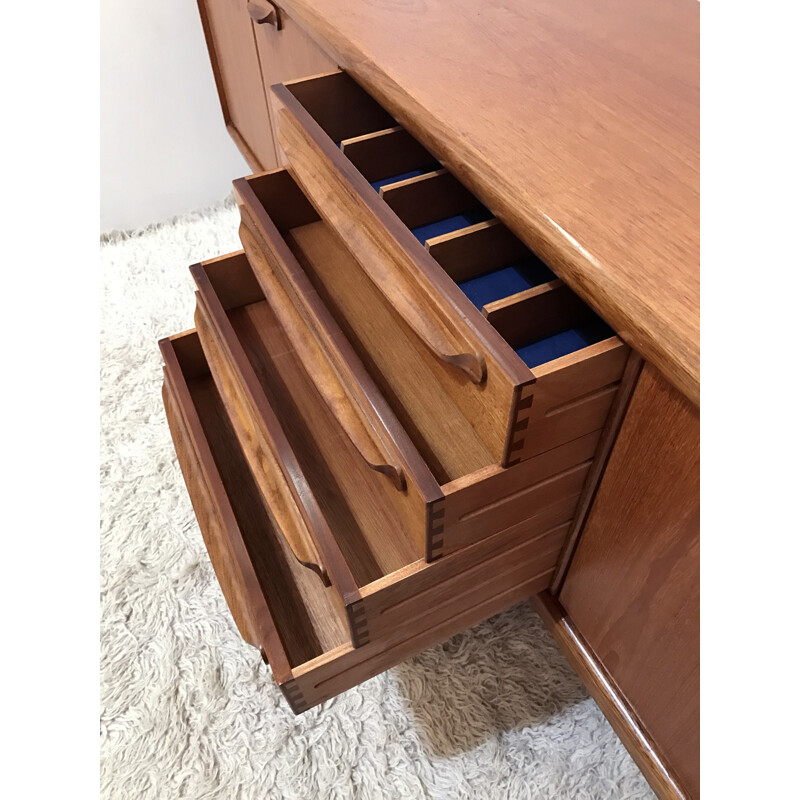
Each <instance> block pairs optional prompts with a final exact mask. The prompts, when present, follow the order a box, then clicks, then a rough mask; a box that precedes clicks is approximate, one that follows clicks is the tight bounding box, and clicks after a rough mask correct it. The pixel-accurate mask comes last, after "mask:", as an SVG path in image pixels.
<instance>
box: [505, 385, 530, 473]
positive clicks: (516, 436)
mask: <svg viewBox="0 0 800 800" xmlns="http://www.w3.org/2000/svg"><path fill="white" fill-rule="evenodd" d="M532 406H533V386H532V385H530V386H523V387H522V391H521V392H520V397H519V400H518V401H517V407H516V408H515V409H514V421H513V422H512V423H511V439H510V441H509V445H508V452H509V454H511V453H515V452H517V451H518V450H522V449H523V448H524V447H525V436H526V434H527V432H528V423H529V422H530V421H531V408H532ZM520 461H522V459H521V458H516V459H514V460H509V461H508V466H509V467H511V466H514V464H519V462H520Z"/></svg>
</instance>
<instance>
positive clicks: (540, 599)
mask: <svg viewBox="0 0 800 800" xmlns="http://www.w3.org/2000/svg"><path fill="white" fill-rule="evenodd" d="M531 605H532V606H533V608H534V609H535V610H536V612H537V613H538V614H539V616H540V617H541V618H542V620H543V621H544V623H545V624H546V625H547V627H548V629H549V630H550V633H552V634H553V638H554V639H555V640H556V642H557V643H558V646H559V647H560V648H561V649H562V650H563V652H564V654H565V655H566V657H567V659H568V660H569V663H570V664H572V667H573V669H574V670H575V672H577V673H578V675H579V676H580V678H581V680H582V681H583V682H584V683H585V684H586V688H587V689H588V690H589V692H590V693H591V695H592V697H593V698H594V699H595V701H596V702H597V705H598V706H599V707H600V710H601V711H602V712H603V714H605V717H606V719H607V720H608V721H609V722H610V723H611V727H612V728H613V729H614V730H615V731H616V733H617V735H618V736H619V738H620V739H621V740H622V742H623V744H624V745H625V747H627V748H628V750H629V751H630V753H631V755H632V756H633V759H634V761H635V762H636V764H637V765H638V767H639V769H640V770H641V771H642V774H643V775H644V776H645V777H646V778H647V780H648V782H649V783H650V786H652V787H653V789H654V790H655V791H656V793H657V794H658V796H659V797H660V798H661V800H688V796H687V794H686V792H685V791H684V790H683V788H682V787H681V786H680V785H679V784H678V783H677V782H676V780H675V776H674V775H673V773H672V772H671V771H670V769H669V768H668V767H667V765H666V764H665V763H664V761H663V759H662V757H661V753H660V751H659V748H658V746H657V744H656V743H655V742H654V741H653V738H652V737H651V736H650V734H649V733H648V731H647V729H646V728H645V727H644V725H643V724H642V721H641V720H640V719H639V717H638V716H637V714H636V711H635V710H634V709H633V708H631V706H630V705H629V703H628V701H627V700H626V698H625V696H624V695H623V694H621V693H620V691H619V689H618V688H617V686H615V685H614V681H613V680H611V679H610V678H609V676H608V673H607V672H606V669H605V667H604V666H603V664H602V663H601V662H599V661H598V660H597V656H596V655H595V654H594V653H593V652H592V649H591V648H590V647H589V646H588V645H587V644H586V641H585V640H584V638H583V637H582V636H581V634H580V632H579V631H578V630H577V629H576V628H575V625H574V624H573V622H572V621H571V620H570V618H569V617H568V616H567V615H566V614H565V613H564V609H563V608H562V607H561V606H560V605H559V604H558V602H556V600H554V599H553V596H552V595H551V594H550V592H541V593H539V594H537V595H535V596H534V597H532V598H531Z"/></svg>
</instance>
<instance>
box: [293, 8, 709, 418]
mask: <svg viewBox="0 0 800 800" xmlns="http://www.w3.org/2000/svg"><path fill="white" fill-rule="evenodd" d="M281 5H282V6H283V7H284V8H285V10H286V11H287V13H288V14H289V15H290V16H291V17H293V18H294V19H296V20H297V21H299V22H300V23H301V24H302V25H303V27H305V28H306V29H307V31H308V32H309V33H310V34H311V35H312V36H313V37H314V38H315V39H316V40H317V41H318V43H319V44H320V45H321V46H322V47H323V48H324V49H326V50H327V51H328V52H329V53H330V54H331V55H332V56H333V57H334V58H335V59H336V60H337V61H338V63H339V64H341V66H342V67H343V68H345V69H347V71H348V72H350V74H351V75H353V77H355V78H356V80H358V81H359V82H360V83H361V84H362V85H363V86H364V87H365V88H366V89H368V90H369V91H370V92H371V93H372V94H373V95H374V96H375V97H376V98H377V99H378V100H379V101H381V102H382V103H383V104H384V105H385V106H386V107H387V108H388V109H389V110H390V111H391V112H392V113H393V115H394V116H395V117H396V118H397V119H398V121H399V122H400V123H401V124H403V125H405V126H406V127H407V128H409V130H410V131H411V132H412V133H413V134H414V135H415V136H416V137H417V138H419V139H420V140H421V141H422V142H423V143H424V144H425V145H426V146H427V147H428V148H429V149H430V150H432V151H433V152H434V153H435V155H436V156H437V157H438V158H439V159H440V160H441V161H442V162H443V163H444V165H445V166H447V167H448V168H449V169H451V170H452V171H453V172H454V173H455V174H456V175H457V176H458V177H459V179H460V180H462V181H463V182H464V183H465V184H466V185H467V186H468V187H469V188H470V189H472V191H473V192H475V193H476V194H477V195H478V196H479V197H480V198H481V200H483V202H484V203H486V204H487V205H488V206H489V207H490V208H491V209H492V210H493V211H494V212H495V213H496V214H497V215H498V216H499V217H500V218H501V219H502V220H503V221H504V222H505V223H506V224H507V225H508V226H509V227H511V228H512V229H513V230H514V232H515V233H516V234H517V235H518V236H520V237H521V238H522V239H523V240H524V241H525V242H526V243H527V244H528V245H529V246H531V247H532V248H533V249H535V250H536V251H537V252H539V253H540V255H542V256H543V257H544V258H545V259H546V260H547V261H548V262H549V263H550V265H551V266H552V267H553V269H554V270H555V271H556V272H557V273H558V274H559V275H560V276H561V277H562V278H563V279H564V280H565V281H566V282H567V283H568V284H570V286H571V287H572V288H573V289H574V290H575V291H576V292H577V293H578V294H580V295H581V296H582V297H583V298H584V299H585V300H586V301H587V302H589V303H590V304H591V305H592V306H593V307H594V308H595V309H596V310H597V311H598V312H599V313H600V314H601V315H602V316H604V317H605V318H606V320H607V321H608V322H609V323H610V324H611V325H613V326H614V327H615V328H616V330H617V331H618V332H619V334H620V335H621V336H622V338H624V339H625V340H626V341H627V342H628V343H629V344H630V345H632V346H633V347H634V348H636V349H637V350H638V351H639V352H640V353H641V354H642V355H643V356H644V357H645V358H646V359H647V360H649V361H651V362H652V363H653V364H655V365H656V366H657V367H658V368H659V369H660V370H661V372H662V373H663V374H664V375H665V376H666V377H667V379H668V380H669V381H670V382H671V383H672V384H673V385H675V386H676V387H677V388H678V389H679V390H680V391H681V392H682V393H683V394H684V395H686V396H687V397H688V398H689V399H690V400H691V401H692V402H693V403H694V404H696V405H699V395H700V389H699V384H700V341H699V340H700V275H699V239H700V204H699V188H700V187H699V184H700V173H699V162H700V141H699V139H700V110H699V99H700V89H699V77H700V68H699V55H700V52H699V51H700V44H699V17H700V13H699V3H698V2H696V0H497V1H495V2H492V0H462V1H461V2H458V3H454V2H452V0H369V2H367V0H313V1H312V0H285V2H282V3H281Z"/></svg>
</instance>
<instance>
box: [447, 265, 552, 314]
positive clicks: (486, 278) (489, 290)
mask: <svg viewBox="0 0 800 800" xmlns="http://www.w3.org/2000/svg"><path fill="white" fill-rule="evenodd" d="M554 279H555V275H553V273H552V272H550V270H549V269H548V268H547V267H546V266H545V265H544V264H543V263H542V262H541V261H539V259H537V258H536V257H533V258H531V259H530V260H527V261H520V262H519V263H517V264H512V265H511V266H509V267H504V268H503V269H498V270H495V271H494V272H489V273H487V274H486V275H480V276H478V277H477V278H471V279H470V280H468V281H462V282H461V283H459V284H458V286H459V288H460V289H461V291H462V292H464V294H465V295H466V296H467V297H468V298H469V299H470V300H471V301H472V303H473V304H474V305H476V306H477V307H478V308H483V307H484V306H485V305H486V304H487V303H493V302H494V301H495V300H502V299H503V298H504V297H508V296H509V295H512V294H516V293H517V292H522V291H524V290H525V289H531V288H533V287H534V286H539V285H540V284H542V283H545V282H546V281H552V280H554Z"/></svg>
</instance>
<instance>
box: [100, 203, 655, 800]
mask: <svg viewBox="0 0 800 800" xmlns="http://www.w3.org/2000/svg"><path fill="white" fill-rule="evenodd" d="M238 223H239V218H238V213H237V210H236V208H235V206H234V205H233V202H232V199H231V198H228V200H226V201H225V202H223V203H221V204H220V205H218V206H216V207H214V208H211V209H206V210H204V211H200V212H196V213H193V214H190V215H187V216H184V217H181V218H178V219H174V220H171V221H169V222H167V223H165V224H162V225H157V226H152V227H149V228H146V229H144V230H139V231H135V232H128V233H124V234H121V233H112V234H108V235H105V236H103V237H102V241H101V263H102V267H101V269H102V274H101V283H102V312H101V313H102V317H101V320H102V321H101V404H102V408H101V428H102V439H101V483H102V488H101V498H102V526H101V570H102V575H101V603H102V625H101V632H100V635H101V653H102V661H101V684H100V693H101V717H100V737H101V787H102V796H103V797H104V798H106V800H112V799H113V800H149V799H150V798H152V800H171V798H191V800H201V799H202V800H210V799H211V798H225V799H226V800H227V799H228V798H230V799H231V800H266V798H297V799H298V800H317V799H318V798H324V799H327V798H364V800H379V799H380V798H389V799H390V800H405V798H447V799H448V800H450V798H479V799H480V800H493V798H508V800H523V799H524V798H570V800H579V799H580V798H592V800H595V799H596V798H627V799H628V800H633V798H652V797H653V796H654V795H653V794H652V792H651V791H650V789H649V787H648V786H647V783H646V782H645V780H644V778H643V777H642V775H641V773H640V772H639V771H638V769H637V768H636V766H635V764H634V763H633V761H632V760H631V758H630V756H629V755H628V754H627V752H626V751H625V749H624V748H623V746H622V744H621V743H620V741H619V739H618V738H617V737H616V735H615V734H614V732H613V731H612V729H611V727H610V725H609V724H608V722H606V720H605V718H604V717H603V715H602V714H601V713H600V711H599V709H598V707H597V706H596V705H595V703H594V701H593V700H592V699H591V698H590V697H589V696H588V695H587V692H586V690H585V689H584V688H583V686H582V684H581V682H580V681H579V680H578V678H577V676H576V675H575V673H574V672H573V671H572V669H571V668H570V666H569V665H568V663H567V662H566V660H565V659H564V657H563V656H562V655H561V653H560V651H559V650H558V648H557V646H556V644H555V643H554V641H553V639H552V638H551V636H550V634H549V633H548V632H547V631H546V630H545V629H544V628H543V626H542V624H541V623H540V621H539V619H538V617H537V616H536V614H534V612H533V611H532V610H531V608H530V607H529V606H528V605H527V604H521V605H519V606H517V607H515V608H512V609H510V610H509V611H506V612H505V613H503V614H499V615H498V616H496V617H494V618H492V619H490V620H487V621H486V622H484V623H482V624H480V625H478V626H476V627H475V628H472V629H471V630H469V631H466V632H464V633H461V634H459V635H457V636H454V637H453V638H452V639H450V640H449V641H448V642H445V643H444V644H442V645H439V646H438V647H434V648H432V649H430V650H428V651H427V652H425V653H422V654H421V655H419V656H417V657H416V658H413V659H411V660H409V661H407V662H405V663H404V664H401V665H400V666H398V667H395V668H394V669H391V670H389V671H388V672H386V673H384V674H382V675H379V676H378V677H376V678H373V679H372V680H370V681H367V682H366V683H364V684H362V685H361V686H358V687H356V688H354V689H352V690H350V691H348V692H346V693H344V694H343V695H341V696H340V697H337V698H335V699H333V700H330V701H328V702H327V703H325V704H323V705H322V706H320V707H318V708H314V709H312V710H311V711H308V712H306V713H305V714H303V715H301V716H299V717H295V716H294V715H293V714H292V712H291V711H290V710H289V708H288V706H287V705H286V703H285V701H284V699H283V696H282V694H281V693H280V691H279V690H278V689H277V687H276V686H275V684H274V683H273V681H272V678H271V676H270V674H269V668H268V667H267V666H266V665H265V664H264V663H262V661H261V658H260V656H259V654H258V652H257V651H256V650H255V649H254V648H252V647H250V646H249V645H247V644H245V643H244V642H243V641H242V640H241V639H240V638H239V636H238V634H237V632H236V630H235V627H234V624H233V621H232V619H231V617H230V615H229V613H228V611H227V608H226V605H225V601H224V599H223V597H222V593H221V591H220V589H219V586H218V585H217V583H216V580H215V577H214V572H213V570H212V567H211V564H210V562H209V560H208V556H207V555H206V552H205V549H204V546H203V540H202V538H201V536H200V531H199V529H198V527H197V523H196V522H195V519H194V515H193V513H192V508H191V505H190V503H189V498H188V495H187V493H186V489H185V487H184V485H183V480H182V478H181V474H180V471H179V469H178V465H177V462H176V459H175V454H174V452H173V448H172V442H171V440H170V436H169V432H168V429H167V423H166V419H165V417H164V412H163V409H162V405H161V394H160V389H161V380H162V373H161V359H160V356H159V352H158V348H157V346H156V342H157V340H158V339H159V338H161V337H164V336H167V335H170V334H173V333H177V332H179V331H182V330H185V329H187V328H190V327H192V314H193V307H194V287H193V283H192V280H191V278H190V275H189V271H188V269H187V267H188V265H189V264H191V263H194V262H195V261H200V260H202V259H205V258H210V257H212V256H217V255H220V254H222V253H226V252H230V251H233V250H237V249H239V247H240V245H239V242H238V237H237V228H238Z"/></svg>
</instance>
